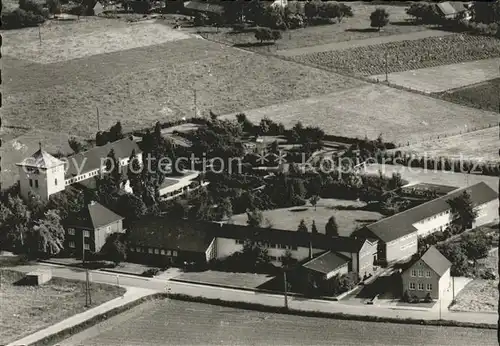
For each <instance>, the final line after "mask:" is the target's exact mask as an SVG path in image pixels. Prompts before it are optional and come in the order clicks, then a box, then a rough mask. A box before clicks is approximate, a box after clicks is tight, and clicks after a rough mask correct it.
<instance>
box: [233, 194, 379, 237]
mask: <svg viewBox="0 0 500 346" xmlns="http://www.w3.org/2000/svg"><path fill="white" fill-rule="evenodd" d="M365 206H366V204H365V203H363V202H356V201H347V200H337V199H320V200H319V202H318V204H317V206H316V208H314V207H312V206H303V207H292V208H281V209H274V210H264V211H263V212H262V215H263V218H264V220H266V221H267V220H268V221H269V222H270V223H271V225H272V227H273V228H277V229H284V230H289V231H296V230H297V227H298V226H299V223H300V220H302V219H303V220H304V221H305V224H306V226H307V228H308V229H309V231H311V225H312V222H313V220H314V221H315V222H316V227H317V228H318V231H319V233H324V232H325V225H326V223H327V222H328V219H329V218H330V217H331V216H335V220H336V221H337V226H338V229H339V235H341V236H350V235H351V233H352V232H353V231H354V230H355V229H356V228H357V227H361V226H363V225H366V224H369V223H373V222H375V221H378V220H380V219H381V218H382V217H383V215H382V214H380V213H377V212H373V211H366V210H364V209H363V208H364V207H365ZM231 219H232V222H233V223H234V224H236V225H246V223H247V219H248V217H247V215H246V214H238V215H234V216H233V217H232V218H231Z"/></svg>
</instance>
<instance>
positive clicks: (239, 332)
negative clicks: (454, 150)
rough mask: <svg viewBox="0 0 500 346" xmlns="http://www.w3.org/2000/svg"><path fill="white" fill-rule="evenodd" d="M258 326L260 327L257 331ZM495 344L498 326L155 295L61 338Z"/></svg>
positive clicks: (93, 341)
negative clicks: (299, 312) (307, 312)
mask: <svg viewBox="0 0 500 346" xmlns="http://www.w3.org/2000/svg"><path fill="white" fill-rule="evenodd" d="M256 331H258V332H256ZM422 335H425V340H426V344H428V345H457V344H464V343H469V344H471V345H473V344H475V343H477V340H481V343H482V344H483V345H490V344H491V345H495V344H496V331H494V330H481V329H473V328H454V327H446V328H443V327H432V326H418V325H404V324H399V325H396V324H390V323H373V322H359V321H343V320H333V319H322V318H312V317H301V316H293V315H279V314H270V313H262V312H256V311H249V310H241V309H233V308H226V307H219V306H213V305H206V304H200V303H190V302H181V301H175V300H160V301H150V302H146V303H144V304H141V305H139V306H137V307H135V308H133V309H131V310H129V311H127V312H125V313H122V314H120V315H118V316H115V317H113V318H111V319H109V320H107V321H105V322H102V323H100V324H98V325H96V326H94V327H92V328H90V329H87V330H85V331H84V332H81V333H79V334H76V335H74V336H72V337H70V338H69V339H66V340H64V341H62V342H60V343H59V345H61V346H69V345H71V346H76V345H85V346H94V345H95V346H97V345H108V346H115V345H116V346H119V345H120V346H121V345H151V346H155V345H158V346H159V345H165V344H170V345H250V344H251V345H269V344H277V345H311V344H313V345H332V344H334V345H352V340H356V343H357V344H370V345H413V344H418V343H421V340H422Z"/></svg>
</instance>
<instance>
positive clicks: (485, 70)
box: [370, 58, 500, 94]
mask: <svg viewBox="0 0 500 346" xmlns="http://www.w3.org/2000/svg"><path fill="white" fill-rule="evenodd" d="M499 64H500V58H494V59H484V60H477V61H471V62H463V63H458V64H450V65H443V66H436V67H428V68H423V69H417V70H409V71H404V72H394V73H390V74H389V75H388V80H389V83H390V84H396V85H400V86H403V87H406V88H409V89H417V90H419V91H422V92H424V93H429V94H430V93H439V92H444V91H448V90H451V89H457V88H462V87H465V86H469V85H475V84H478V83H481V82H485V81H488V80H491V79H495V78H497V76H498V66H499ZM370 78H371V79H373V80H379V81H382V80H385V74H381V75H374V76H370Z"/></svg>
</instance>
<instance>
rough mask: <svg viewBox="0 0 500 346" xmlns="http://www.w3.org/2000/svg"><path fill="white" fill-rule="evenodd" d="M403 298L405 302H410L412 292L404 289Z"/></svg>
mask: <svg viewBox="0 0 500 346" xmlns="http://www.w3.org/2000/svg"><path fill="white" fill-rule="evenodd" d="M401 300H402V301H403V302H405V303H409V302H410V300H411V297H410V294H409V293H408V291H404V293H403V297H402V298H401Z"/></svg>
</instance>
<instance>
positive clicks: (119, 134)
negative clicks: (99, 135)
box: [108, 121, 124, 142]
mask: <svg viewBox="0 0 500 346" xmlns="http://www.w3.org/2000/svg"><path fill="white" fill-rule="evenodd" d="M123 137H124V136H123V128H122V124H121V122H119V121H118V122H117V123H116V124H114V125H113V126H111V128H110V129H109V137H108V138H109V141H110V142H114V141H117V140H119V139H122V138H123Z"/></svg>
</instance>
